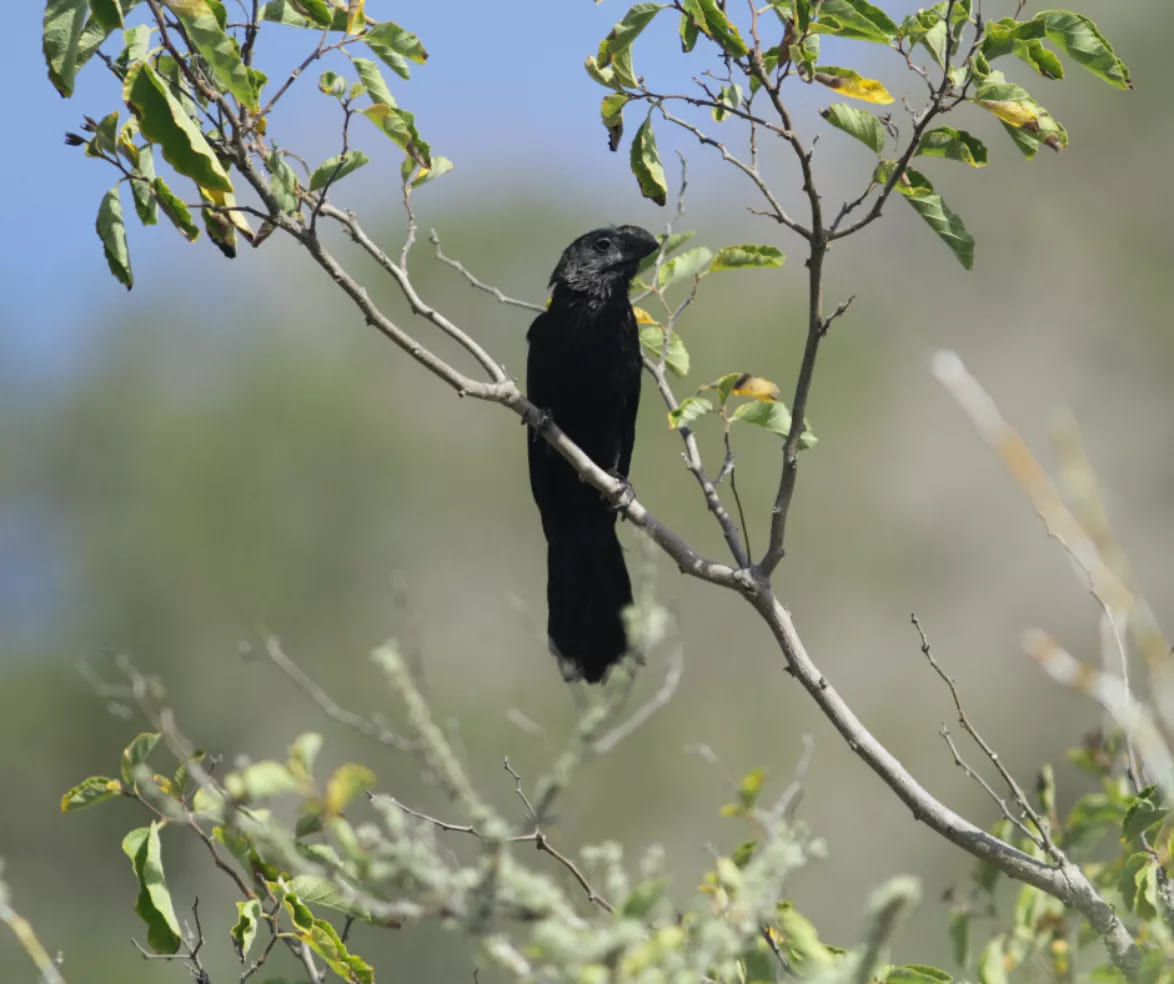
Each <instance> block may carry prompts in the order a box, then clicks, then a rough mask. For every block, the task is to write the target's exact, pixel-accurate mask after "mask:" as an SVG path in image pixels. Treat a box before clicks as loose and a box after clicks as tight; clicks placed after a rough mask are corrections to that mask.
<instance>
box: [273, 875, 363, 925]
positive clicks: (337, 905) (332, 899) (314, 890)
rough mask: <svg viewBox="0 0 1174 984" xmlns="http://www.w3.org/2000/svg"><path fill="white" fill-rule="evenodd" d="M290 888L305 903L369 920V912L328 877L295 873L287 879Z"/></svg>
mask: <svg viewBox="0 0 1174 984" xmlns="http://www.w3.org/2000/svg"><path fill="white" fill-rule="evenodd" d="M289 887H290V889H291V890H292V891H293V892H295V893H296V894H297V897H298V898H299V899H301V901H302V902H304V903H305V904H306V905H321V906H325V907H326V908H327V909H335V910H336V911H338V912H345V913H346V914H347V915H348V916H354V917H355V918H356V919H362V920H364V921H365V922H371V921H372V917H371V912H370V910H368V909H365V908H364V907H363V906H361V905H359V904H358V903H357V902H355V901H354V899H352V898H351V897H350V896H348V895H346V894H345V893H344V892H343V891H342V890H341V889H340V888H339V887H338V885H336V884H335V883H334V882H332V881H331V880H330V879H329V878H323V877H321V876H320V875H296V876H295V877H293V878H291V879H290V881H289Z"/></svg>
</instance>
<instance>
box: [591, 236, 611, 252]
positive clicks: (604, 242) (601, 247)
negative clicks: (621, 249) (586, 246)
mask: <svg viewBox="0 0 1174 984" xmlns="http://www.w3.org/2000/svg"><path fill="white" fill-rule="evenodd" d="M591 248H592V249H594V250H595V252H597V253H606V252H607V251H608V250H609V249H611V240H610V239H608V238H607V236H603V237H602V238H600V239H597V240H595V245H594V246H592V247H591Z"/></svg>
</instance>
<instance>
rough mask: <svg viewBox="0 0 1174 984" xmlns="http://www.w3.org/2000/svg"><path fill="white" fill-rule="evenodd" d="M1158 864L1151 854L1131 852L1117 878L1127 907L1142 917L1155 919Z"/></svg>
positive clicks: (1119, 889)
mask: <svg viewBox="0 0 1174 984" xmlns="http://www.w3.org/2000/svg"><path fill="white" fill-rule="evenodd" d="M1157 875H1158V866H1157V863H1156V862H1155V861H1154V859H1153V858H1152V857H1150V856H1149V854H1147V853H1145V852H1142V851H1139V852H1138V853H1136V854H1131V855H1130V856H1129V857H1128V859H1126V861H1125V866H1124V867H1123V868H1122V869H1121V874H1120V876H1119V877H1118V879H1117V890H1118V891H1119V892H1120V893H1121V897H1122V899H1123V900H1124V902H1125V908H1126V909H1128V910H1129V911H1130V912H1134V913H1136V914H1137V915H1138V916H1139V917H1141V918H1142V919H1146V920H1149V919H1153V918H1155V917H1156V916H1157V914H1158V908H1157V887H1158V885H1157Z"/></svg>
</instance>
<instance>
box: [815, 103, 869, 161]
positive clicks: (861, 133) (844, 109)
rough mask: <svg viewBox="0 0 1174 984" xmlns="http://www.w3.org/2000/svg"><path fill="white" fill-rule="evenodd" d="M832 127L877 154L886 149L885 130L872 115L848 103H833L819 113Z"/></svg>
mask: <svg viewBox="0 0 1174 984" xmlns="http://www.w3.org/2000/svg"><path fill="white" fill-rule="evenodd" d="M819 115H820V116H822V117H823V118H824V119H825V120H827V121H828V122H829V123H830V124H831V125H832V126H834V127H838V128H839V129H841V130H843V131H844V132H845V133H848V134H851V135H852V136H854V137H855V138H856V139H857V140H859V141H860V142H861V143H863V144H865V145H867V146H868V147H870V148H871V149H872V151H873V152H874V153H876V154H879V153H880V152H881V151H882V150H884V148H885V128H884V124H883V123H881V121H880V120H878V119H877V118H876V117H875V116H873V115H872V113H870V112H868V111H867V110H864V109H857V108H856V107H855V106H849V105H848V104H847V103H833V104H832V105H831V106H828V108H827V109H823V110H820V113H819Z"/></svg>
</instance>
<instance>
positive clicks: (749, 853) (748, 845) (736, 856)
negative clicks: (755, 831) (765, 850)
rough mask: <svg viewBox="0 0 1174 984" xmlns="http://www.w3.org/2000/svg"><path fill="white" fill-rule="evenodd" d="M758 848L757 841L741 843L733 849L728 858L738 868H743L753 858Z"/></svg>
mask: <svg viewBox="0 0 1174 984" xmlns="http://www.w3.org/2000/svg"><path fill="white" fill-rule="evenodd" d="M757 848H758V841H753V840H748V841H743V842H742V843H741V844H739V845H738V847H737V848H736V849H735V851H734V853H733V854H732V855H731V856H730V860H731V861H733V862H734V864H735V865H737V866H738V867H739V868H745V867H746V865H748V864H749V863H750V861H751V859H752V858H753V857H754V852H755V850H757Z"/></svg>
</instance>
